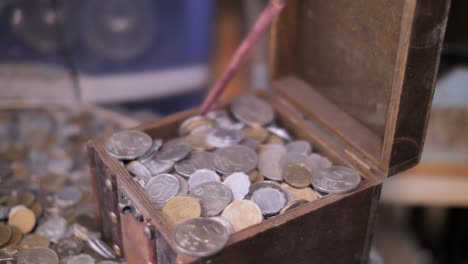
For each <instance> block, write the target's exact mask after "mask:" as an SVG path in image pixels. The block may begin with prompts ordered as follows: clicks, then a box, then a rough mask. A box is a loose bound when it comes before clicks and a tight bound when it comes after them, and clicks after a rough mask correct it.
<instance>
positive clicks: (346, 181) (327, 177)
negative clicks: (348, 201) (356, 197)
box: [312, 166, 361, 194]
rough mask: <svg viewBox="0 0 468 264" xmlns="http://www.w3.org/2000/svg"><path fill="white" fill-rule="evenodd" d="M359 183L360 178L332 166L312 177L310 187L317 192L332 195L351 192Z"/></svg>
mask: <svg viewBox="0 0 468 264" xmlns="http://www.w3.org/2000/svg"><path fill="white" fill-rule="evenodd" d="M360 182H361V176H359V174H357V173H356V172H355V171H354V170H352V169H350V168H347V167H343V166H332V167H330V168H329V169H327V170H321V171H320V172H319V173H316V174H314V176H313V177H312V185H313V186H314V188H315V189H316V190H318V191H321V192H325V193H332V194H341V193H347V192H351V191H352V190H354V189H356V187H357V186H358V185H359V183H360Z"/></svg>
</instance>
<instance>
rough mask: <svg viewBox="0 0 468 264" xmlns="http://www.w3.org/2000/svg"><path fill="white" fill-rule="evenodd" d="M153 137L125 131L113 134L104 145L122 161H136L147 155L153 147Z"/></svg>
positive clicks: (139, 132)
mask: <svg viewBox="0 0 468 264" xmlns="http://www.w3.org/2000/svg"><path fill="white" fill-rule="evenodd" d="M152 145H153V140H152V139H151V137H150V136H149V135H148V134H146V133H143V132H141V131H137V130H124V131H120V132H117V133H114V134H112V136H110V137H109V138H108V139H107V140H106V143H105V145H104V147H105V149H106V151H107V152H108V153H109V154H110V155H111V156H113V157H115V158H117V159H121V160H134V159H137V158H139V157H141V156H143V155H145V154H146V153H147V152H148V151H149V150H150V149H151V147H152Z"/></svg>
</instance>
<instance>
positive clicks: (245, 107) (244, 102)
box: [231, 95, 274, 126]
mask: <svg viewBox="0 0 468 264" xmlns="http://www.w3.org/2000/svg"><path fill="white" fill-rule="evenodd" d="M231 110H232V113H233V114H234V116H235V117H236V118H237V119H239V120H240V121H242V122H244V123H246V124H249V125H261V126H263V125H267V124H269V123H271V122H272V121H273V119H274V111H273V108H272V107H271V105H270V104H268V103H267V102H266V101H264V100H262V99H260V98H258V97H255V96H251V95H245V96H240V97H238V98H237V99H236V100H234V102H233V103H232V105H231Z"/></svg>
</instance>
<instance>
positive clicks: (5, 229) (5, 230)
mask: <svg viewBox="0 0 468 264" xmlns="http://www.w3.org/2000/svg"><path fill="white" fill-rule="evenodd" d="M11 233H12V232H11V228H10V227H9V226H7V225H3V224H0V248H1V247H2V246H3V245H5V244H6V243H7V242H8V240H10V238H11Z"/></svg>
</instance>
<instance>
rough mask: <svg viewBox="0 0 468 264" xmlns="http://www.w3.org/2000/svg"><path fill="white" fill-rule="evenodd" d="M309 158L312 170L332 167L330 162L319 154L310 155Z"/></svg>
mask: <svg viewBox="0 0 468 264" xmlns="http://www.w3.org/2000/svg"><path fill="white" fill-rule="evenodd" d="M309 157H310V159H311V161H312V164H313V166H314V170H315V169H318V170H323V169H328V168H330V167H331V166H332V162H331V161H330V160H329V159H327V158H326V157H324V156H322V155H320V154H317V153H312V154H310V155H309Z"/></svg>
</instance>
